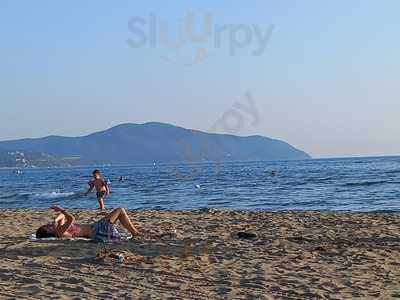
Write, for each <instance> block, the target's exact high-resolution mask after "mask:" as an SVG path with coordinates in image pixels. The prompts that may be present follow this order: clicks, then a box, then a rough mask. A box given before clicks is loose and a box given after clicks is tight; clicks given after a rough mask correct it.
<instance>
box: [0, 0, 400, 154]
mask: <svg viewBox="0 0 400 300" xmlns="http://www.w3.org/2000/svg"><path fill="white" fill-rule="evenodd" d="M399 11H400V2H399V1H397V0H383V1H373V0H353V1H348V0H336V1H320V0H302V1H300V0H280V1H277V0H275V1H270V0H259V1H258V0H249V1H245V2H244V1H235V0H229V1H228V0H226V1H225V0H224V1H211V0H203V1H189V0H185V1H151V0H150V1H142V2H141V3H139V1H114V2H111V1H90V0H88V1H77V0H75V1H40V0H38V1H21V0H12V1H11V0H2V1H1V2H0V18H1V26H0V38H1V45H0V68H1V72H0V83H1V88H0V99H1V100H0V101H1V110H0V113H1V114H0V116H1V118H0V128H1V130H0V140H8V139H17V138H24V137H42V136H47V135H66V136H80V135H85V134H89V133H92V132H94V131H99V130H104V129H106V128H109V127H112V126H114V125H117V124H120V123H145V122H149V121H157V122H166V123H171V124H175V125H178V126H183V127H186V128H194V129H200V130H204V131H209V132H221V133H222V132H226V133H233V134H237V135H253V134H258V135H264V136H268V137H272V138H278V139H282V140H285V141H287V142H289V143H290V144H292V145H294V146H296V147H298V148H300V149H302V150H304V151H306V152H308V153H309V154H311V155H312V156H313V157H342V156H370V155H399V154H400V139H399V138H398V137H399V136H400V126H399V125H398V120H399V117H398V114H399V112H400V101H399V100H400V99H398V98H399V97H398V96H399V94H400V93H399V92H400V85H399V84H398V80H399V78H400V76H399V75H400V68H399V67H400V59H399V55H398V50H399V48H400V47H399V46H400V40H399V39H398V36H399V33H400V24H399V22H398V12H399ZM191 17H192V18H191Z"/></svg>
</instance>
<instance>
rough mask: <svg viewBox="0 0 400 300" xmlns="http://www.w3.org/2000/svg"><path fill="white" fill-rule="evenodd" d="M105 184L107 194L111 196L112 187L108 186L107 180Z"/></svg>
mask: <svg viewBox="0 0 400 300" xmlns="http://www.w3.org/2000/svg"><path fill="white" fill-rule="evenodd" d="M104 186H105V187H106V193H107V196H110V188H109V187H108V184H107V182H104Z"/></svg>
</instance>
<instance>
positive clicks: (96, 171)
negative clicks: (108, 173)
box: [92, 170, 100, 175]
mask: <svg viewBox="0 0 400 300" xmlns="http://www.w3.org/2000/svg"><path fill="white" fill-rule="evenodd" d="M92 174H93V175H96V174H98V175H100V170H94V171H93V173H92Z"/></svg>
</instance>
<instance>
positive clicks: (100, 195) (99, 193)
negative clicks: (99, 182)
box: [96, 191, 107, 199]
mask: <svg viewBox="0 0 400 300" xmlns="http://www.w3.org/2000/svg"><path fill="white" fill-rule="evenodd" d="M106 193H107V192H105V191H101V192H97V193H96V197H97V199H99V198H104V196H105V195H106Z"/></svg>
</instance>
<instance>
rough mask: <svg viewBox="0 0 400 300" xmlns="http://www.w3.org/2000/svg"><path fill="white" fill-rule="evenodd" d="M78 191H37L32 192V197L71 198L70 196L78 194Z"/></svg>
mask: <svg viewBox="0 0 400 300" xmlns="http://www.w3.org/2000/svg"><path fill="white" fill-rule="evenodd" d="M79 195H80V194H79V193H74V192H69V193H66V192H64V193H62V192H46V193H38V194H34V195H33V196H34V198H39V199H50V200H51V199H61V198H62V199H64V198H71V197H76V196H79Z"/></svg>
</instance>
